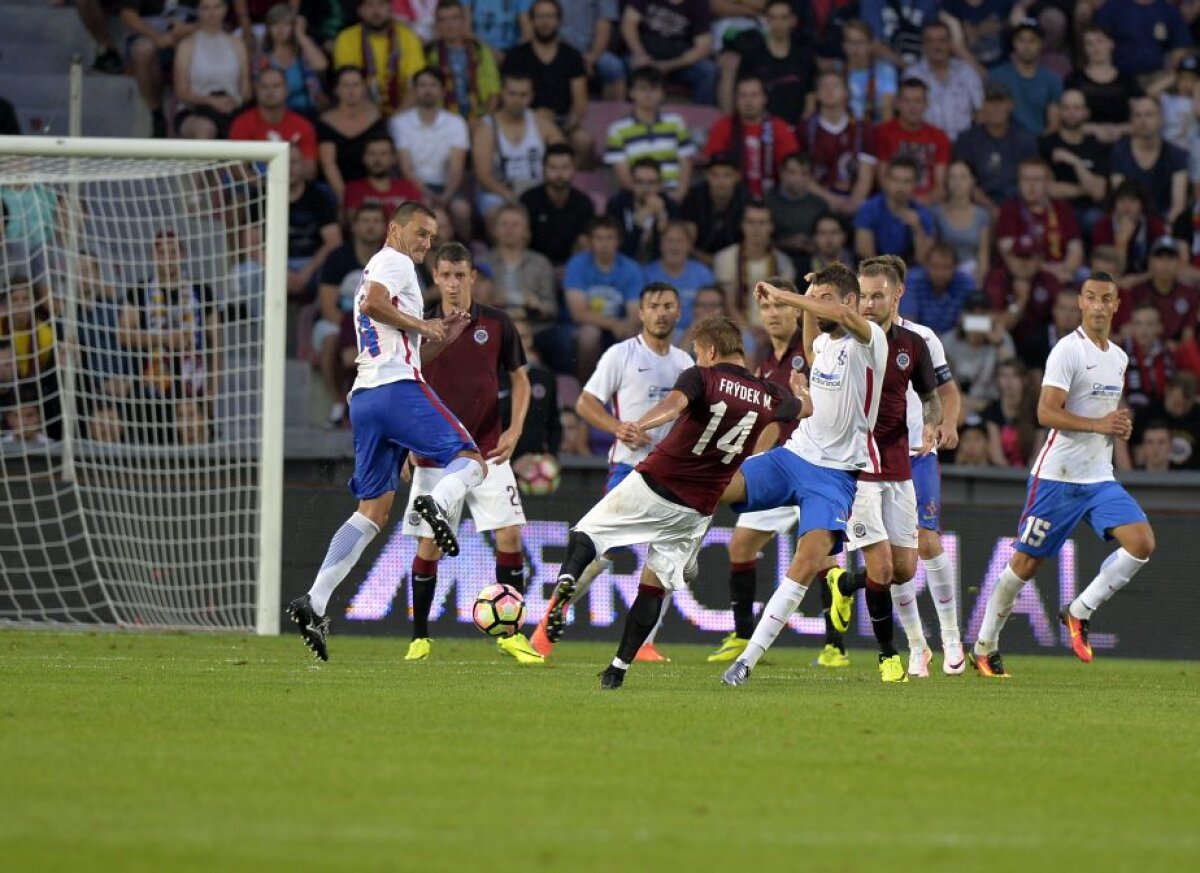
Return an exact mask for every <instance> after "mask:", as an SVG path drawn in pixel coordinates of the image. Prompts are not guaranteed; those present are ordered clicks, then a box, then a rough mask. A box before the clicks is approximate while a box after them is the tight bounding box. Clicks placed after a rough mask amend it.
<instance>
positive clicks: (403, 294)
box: [287, 201, 487, 661]
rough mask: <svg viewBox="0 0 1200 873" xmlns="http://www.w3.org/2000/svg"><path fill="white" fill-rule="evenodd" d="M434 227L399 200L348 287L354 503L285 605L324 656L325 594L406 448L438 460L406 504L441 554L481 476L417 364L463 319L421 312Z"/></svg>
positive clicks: (384, 514) (416, 207) (376, 510)
mask: <svg viewBox="0 0 1200 873" xmlns="http://www.w3.org/2000/svg"><path fill="white" fill-rule="evenodd" d="M436 236H437V218H436V217H435V216H434V213H433V210H431V209H429V208H428V207H427V206H423V205H422V204H420V203H415V202H413V201H408V202H406V203H403V204H401V205H400V207H399V208H398V209H397V210H396V211H395V213H394V214H393V215H392V219H391V221H389V222H388V232H387V240H386V241H385V243H384V246H383V248H382V249H380V250H379V251H378V252H377V253H376V254H375V255H373V256H372V257H371V260H370V261H368V262H367V266H366V267H365V268H364V269H363V272H362V278H361V279H360V280H359V284H358V290H357V291H356V292H355V294H354V323H355V327H356V329H357V331H358V358H357V364H358V374H357V376H356V377H355V379H354V386H353V388H352V389H351V391H350V425H351V427H352V428H353V431H354V477H353V478H352V479H351V480H350V491H351V492H352V493H353V494H354V496H355V497H357V498H358V501H359V502H358V511H357V512H355V513H354V514H353V515H351V516H350V518H349V519H347V520H346V522H345V523H344V524H343V525H342V526H341V527H340V528H339V529H338V531H337V533H335V534H334V535H333V539H332V540H331V541H330V543H329V550H328V551H327V552H326V553H325V560H324V561H323V562H322V564H321V569H320V570H319V571H318V572H317V578H316V581H314V582H313V586H312V588H311V589H309V592H308V593H307V594H305V595H303V596H302V597H297V598H296V599H295V600H293V601H292V602H291V603H289V604H288V605H287V613H288V615H289V617H290V618H291V619H292V621H293V622H295V624H296V626H297V627H298V628H299V630H300V636H301V637H302V638H303V639H304V644H305V645H306V646H308V648H310V649H312V651H313V654H314V655H316V657H318V658H320V659H321V660H322V661H328V660H329V649H328V645H327V640H326V637H327V635H328V632H329V618H328V617H327V616H326V615H325V610H326V608H327V607H328V605H329V598H330V596H331V595H332V594H333V591H334V589H335V588H337V586H338V584H339V583H340V582H341V581H342V580H343V579H344V578H346V574H348V573H349V572H350V570H351V569H352V568H353V567H354V565H355V564H356V563H357V562H358V559H359V557H360V556H361V555H362V553H363V549H365V548H366V547H367V544H368V543H370V542H371V540H373V539H374V538H375V536H376V534H378V533H379V531H380V530H382V529H383V526H384V525H385V524H387V519H388V513H390V512H391V509H392V501H393V500H394V499H395V496H396V487H397V485H398V484H399V481H400V464H401V462H402V461H403V460H404V453H405V452H406V451H411V452H415V453H417V454H418V455H420V456H421V457H423V458H428V459H430V460H431V461H433V462H434V463H436V464H437V465H438V466H439V467H443V468H444V469H445V473H444V474H443V476H442V478H441V480H440V481H439V482H438V483H437V485H436V486H435V487H434V488H433V491H432V492H430V493H429V494H428V495H425V496H422V497H418V498H417V499H416V500H415V501H414V502H413V510H414V511H415V512H416V513H417V514H418V515H419V516H420V517H421V518H422V519H423V520H424V521H425V523H426V524H428V525H429V528H430V531H431V532H432V533H433V539H434V541H435V542H436V543H437V546H438V548H439V549H441V551H442V552H444V553H445V554H447V555H451V556H454V555H457V554H458V539H457V538H456V537H455V535H454V529H453V528H452V527H451V525H450V522H449V517H450V516H453V515H455V514H456V513H458V512H459V507H460V504H461V503H462V501H463V499H464V498H465V497H466V495H467V493H468V492H469V491H470V490H471V489H472V488H474V487H475V486H476V485H478V484H479V483H480V482H482V481H483V480H484V477H485V476H487V464H486V463H485V462H484V460H483V456H482V455H481V454H480V453H479V449H478V448H477V447H476V446H475V442H474V440H472V439H471V435H470V434H469V433H467V430H466V428H464V427H463V426H462V424H461V423H460V422H459V420H458V419H457V418H455V417H454V415H453V414H451V412H450V411H449V410H448V409H446V406H445V404H443V403H442V401H441V400H440V399H438V396H437V395H436V394H435V393H434V392H433V391H432V389H430V387H429V386H428V385H427V384H426V383H425V380H424V377H423V376H422V374H421V365H422V360H421V342H422V340H423V339H428V340H432V341H434V342H441V343H443V346H442V347H443V348H444V347H445V344H446V343H449V342H452V341H453V340H454V339H455V338H456V337H457V336H458V335H459V334H460V333H461V332H462V330H463V328H464V326H465V325H466V323H467V320H468V316H467V314H466V313H459V312H454V313H451V314H450V315H448V316H446V317H445V318H443V319H441V320H440V321H426V320H425V319H424V318H422V311H423V309H424V301H423V300H422V297H421V286H420V284H418V282H417V270H416V267H415V262H417V261H423V260H424V259H425V255H426V254H427V253H428V252H429V247H430V246H431V245H432V244H433V240H434V237H436Z"/></svg>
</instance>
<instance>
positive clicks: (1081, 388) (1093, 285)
mask: <svg viewBox="0 0 1200 873" xmlns="http://www.w3.org/2000/svg"><path fill="white" fill-rule="evenodd" d="M1119 301H1120V296H1119V294H1118V291H1117V283H1116V282H1115V281H1114V280H1113V277H1112V276H1110V275H1109V274H1108V273H1092V275H1090V276H1089V277H1088V278H1087V280H1085V281H1084V283H1083V287H1082V288H1080V292H1079V309H1080V310H1081V312H1082V313H1083V324H1082V325H1081V326H1080V327H1078V328H1076V329H1075V331H1074V332H1073V333H1071V334H1070V335H1069V336H1065V337H1063V338H1062V339H1061V340H1059V341H1058V342H1057V343H1056V344H1055V346H1054V348H1053V349H1052V350H1051V351H1050V357H1049V358H1048V359H1047V360H1046V374H1045V375H1044V376H1043V377H1042V393H1041V395H1040V397H1039V398H1038V422H1039V423H1040V424H1041V425H1042V426H1043V427H1048V428H1050V435H1049V436H1048V437H1047V438H1046V444H1045V445H1044V446H1043V447H1042V450H1041V451H1040V452H1039V453H1038V456H1037V458H1036V459H1035V460H1034V462H1033V470H1032V472H1031V473H1030V476H1029V496H1028V498H1027V499H1026V501H1025V510H1024V511H1023V512H1022V513H1021V520H1020V521H1019V522H1018V523H1017V545H1016V551H1015V552H1014V554H1013V556H1012V558H1011V559H1010V560H1009V562H1008V566H1007V567H1005V568H1004V572H1003V573H1001V574H1000V579H999V581H998V582H997V583H996V587H995V588H994V589H993V590H992V594H991V596H990V597H989V598H988V601H987V607H986V609H985V610H984V614H983V624H982V626H981V627H980V628H979V638H978V639H977V640H976V641H975V646H974V649H973V650H972V652H971V665H972V666H973V667H974V668H975V669H976V670H978V671H979V673H980V675H982V676H998V677H1007V676H1008V675H1009V673H1008V671H1007V670H1005V669H1004V659H1003V658H1001V656H1000V631H1001V630H1003V629H1004V623H1005V622H1006V621H1007V620H1008V616H1009V615H1010V614H1011V613H1012V608H1013V604H1014V603H1016V600H1017V595H1018V594H1019V593H1020V591H1021V588H1022V587H1024V585H1025V583H1026V582H1028V581H1029V580H1031V579H1032V578H1033V577H1034V574H1036V573H1037V570H1038V567H1039V566H1040V565H1041V563H1042V561H1043V560H1045V559H1046V558H1051V557H1054V556H1056V555H1057V554H1058V553H1059V550H1060V549H1062V545H1063V542H1064V541H1065V540H1066V539H1067V537H1069V536H1070V535H1071V531H1073V530H1074V529H1075V525H1077V524H1078V523H1079V522H1081V521H1086V522H1087V523H1088V524H1090V525H1091V527H1092V530H1094V531H1095V532H1096V534H1097V536H1100V537H1101V538H1103V539H1105V540H1110V539H1111V540H1116V541H1117V544H1118V548H1117V550H1116V551H1115V552H1113V553H1112V554H1110V555H1109V556H1108V558H1107V559H1105V561H1104V563H1103V564H1101V565H1100V572H1099V573H1097V574H1096V578H1095V579H1093V580H1092V582H1091V584H1089V585H1088V586H1087V588H1085V589H1084V590H1083V591H1082V592H1081V593H1080V594H1079V596H1078V597H1076V598H1075V599H1074V600H1073V601H1071V603H1070V604H1069V605H1068V606H1067V607H1066V608H1064V609H1063V610H1062V612H1060V613H1059V614H1058V617H1059V620H1060V621H1061V622H1062V623H1063V626H1064V627H1065V628H1066V630H1067V634H1068V635H1069V636H1070V640H1071V649H1072V650H1073V651H1074V652H1075V655H1076V656H1077V657H1078V658H1079V660H1081V661H1083V662H1084V663H1088V662H1090V661H1091V660H1092V648H1091V646H1089V645H1088V627H1089V624H1090V622H1091V618H1092V613H1093V612H1095V610H1096V609H1097V608H1099V607H1100V606H1101V605H1102V604H1104V603H1106V602H1107V601H1108V600H1109V599H1110V598H1111V597H1112V596H1113V595H1114V594H1116V593H1117V592H1118V591H1120V590H1121V589H1122V588H1124V587H1125V586H1126V585H1128V584H1129V580H1130V579H1132V578H1133V577H1134V576H1135V575H1136V574H1137V572H1138V571H1139V570H1141V569H1142V567H1144V566H1145V565H1146V562H1147V561H1149V560H1150V555H1151V554H1153V553H1154V531H1153V530H1152V529H1151V527H1150V522H1149V521H1148V520H1147V519H1146V514H1145V513H1144V512H1142V508H1141V507H1140V506H1138V505H1137V502H1136V501H1135V500H1134V499H1133V498H1132V497H1130V496H1129V492H1127V491H1126V490H1125V489H1124V488H1123V487H1122V486H1121V485H1120V483H1118V482H1117V481H1116V480H1115V479H1114V478H1113V463H1112V456H1113V437H1117V438H1118V439H1123V440H1127V439H1129V437H1130V435H1131V434H1132V432H1133V421H1132V419H1131V418H1130V414H1129V410H1128V409H1118V408H1117V407H1118V404H1119V403H1120V402H1121V391H1122V390H1123V388H1124V385H1125V368H1126V366H1127V364H1128V357H1127V356H1126V354H1125V352H1124V350H1123V349H1122V348H1121V346H1120V345H1119V344H1117V343H1115V342H1113V341H1112V340H1111V339H1110V336H1111V333H1112V320H1113V315H1114V314H1115V313H1116V311H1117V305H1118V303H1119Z"/></svg>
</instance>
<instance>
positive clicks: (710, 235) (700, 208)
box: [679, 155, 746, 264]
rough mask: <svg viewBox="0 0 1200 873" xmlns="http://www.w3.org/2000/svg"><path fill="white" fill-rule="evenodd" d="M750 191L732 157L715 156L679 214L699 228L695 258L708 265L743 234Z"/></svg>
mask: <svg viewBox="0 0 1200 873" xmlns="http://www.w3.org/2000/svg"><path fill="white" fill-rule="evenodd" d="M745 207H746V188H745V186H744V185H742V171H741V169H740V167H739V165H738V162H737V161H735V160H734V159H733V157H732V156H730V155H713V156H712V158H710V159H709V161H708V165H707V166H706V167H705V168H704V178H703V179H702V180H701V181H700V183H699V184H697V185H693V186H692V190H690V191H688V193H687V196H686V197H685V198H684V199H683V203H682V204H680V207H679V215H680V217H681V218H683V219H684V220H685V221H690V222H691V223H692V224H693V225H695V227H696V248H695V256H696V258H698V259H699V260H701V261H703V262H704V263H706V264H711V263H712V257H713V255H715V254H716V253H717V252H719V251H720V250H721V249H723V248H725V247H726V246H731V245H733V244H734V243H736V242H737V241H738V239H739V236H740V234H741V225H742V210H743V209H745Z"/></svg>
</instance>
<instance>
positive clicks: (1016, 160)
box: [954, 82, 1037, 209]
mask: <svg viewBox="0 0 1200 873" xmlns="http://www.w3.org/2000/svg"><path fill="white" fill-rule="evenodd" d="M1012 114H1013V102H1012V96H1011V95H1010V94H1009V92H1008V87H1007V86H1005V85H1002V84H1000V83H999V82H988V84H987V87H986V88H985V89H984V92H983V109H982V111H981V112H980V113H979V117H980V123H979V124H976V125H974V126H973V127H971V128H970V129H969V130H967V131H966V132H964V133H963V134H962V136H960V137H959V138H958V142H956V143H955V144H954V159H955V160H958V161H963V162H964V163H966V164H967V165H968V166H969V167H970V168H971V170H972V172H974V173H975V180H976V182H977V183H978V184H977V186H976V189H975V190H976V192H977V194H978V199H979V202H980V203H981V204H982V205H984V206H988V207H990V208H992V209H996V208H997V207H999V206H1000V204H1001V203H1003V202H1004V201H1005V200H1008V199H1009V198H1011V197H1012V196H1014V195H1015V194H1016V193H1017V165H1018V164H1020V163H1021V161H1023V160H1025V159H1026V158H1028V157H1032V156H1033V155H1036V154H1037V140H1036V139H1035V138H1034V136H1033V134H1031V133H1030V132H1029V131H1027V130H1025V129H1024V128H1022V127H1018V126H1017V125H1016V124H1013V120H1012Z"/></svg>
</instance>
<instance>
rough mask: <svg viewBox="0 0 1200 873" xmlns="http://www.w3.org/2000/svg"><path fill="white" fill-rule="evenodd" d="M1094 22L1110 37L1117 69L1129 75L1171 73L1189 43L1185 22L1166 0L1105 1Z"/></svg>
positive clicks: (1174, 6)
mask: <svg viewBox="0 0 1200 873" xmlns="http://www.w3.org/2000/svg"><path fill="white" fill-rule="evenodd" d="M1095 21H1096V24H1097V25H1099V26H1100V27H1102V28H1104V29H1105V30H1106V31H1107V32H1108V33H1110V34H1112V35H1113V39H1114V41H1115V42H1116V52H1115V54H1114V57H1113V60H1114V61H1115V62H1116V65H1117V69H1119V70H1121V71H1122V72H1125V73H1129V74H1130V75H1133V76H1147V75H1151V74H1154V73H1157V72H1158V71H1160V70H1174V69H1175V67H1176V65H1178V63H1179V61H1180V60H1181V59H1182V57H1183V55H1184V53H1185V52H1186V51H1187V49H1188V47H1189V46H1191V44H1192V37H1191V34H1190V33H1189V32H1188V27H1187V22H1185V21H1184V20H1183V15H1182V14H1181V13H1180V11H1179V9H1178V7H1177V6H1176V5H1175V4H1173V3H1171V2H1169V0H1105V3H1104V5H1103V6H1101V7H1100V9H1099V11H1097V12H1096V18H1095Z"/></svg>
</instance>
